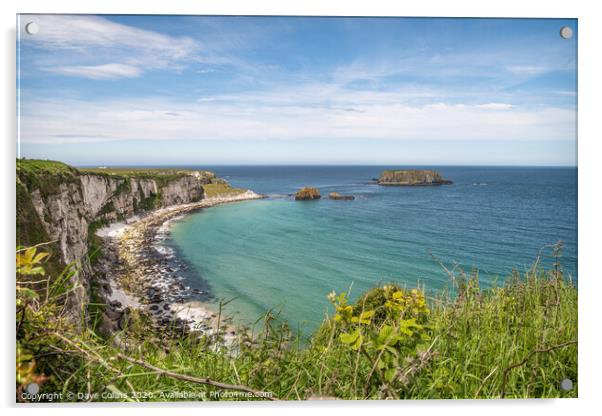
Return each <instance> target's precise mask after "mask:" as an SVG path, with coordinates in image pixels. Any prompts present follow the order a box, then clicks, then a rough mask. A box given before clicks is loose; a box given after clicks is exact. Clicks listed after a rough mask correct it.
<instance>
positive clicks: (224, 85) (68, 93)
mask: <svg viewBox="0 0 602 416" xmlns="http://www.w3.org/2000/svg"><path fill="white" fill-rule="evenodd" d="M30 21H35V22H36V23H37V24H38V25H39V29H40V30H39V32H38V33H37V34H36V35H29V34H27V33H26V32H25V30H24V27H25V25H26V24H27V23H28V22H30ZM562 26H570V27H572V29H573V32H574V36H573V38H572V39H568V40H567V39H562V38H561V37H560V36H559V30H560V28H561V27H562ZM576 52H577V22H576V20H572V19H567V20H556V19H545V20H543V19H542V20H534V19H422V18H420V19H419V18H299V17H289V18H287V17H201V16H199V17H195V16H90V15H65V16H62V15H21V16H20V27H19V48H18V65H19V73H18V74H19V75H18V77H19V80H18V81H19V82H18V88H19V113H20V123H19V138H20V139H19V152H20V156H23V157H30V158H43V159H55V160H62V161H65V162H68V163H71V164H76V165H97V164H101V165H111V164H113V165H115V164H142V165H144V164H147V165H151V164H152V165H156V164H298V163H318V164H330V163H333V164H396V163H397V164H404V165H408V164H410V165H411V164H416V165H419V164H426V165H428V164H460V165H463V164H468V165H479V164H484V165H576V114H577V113H576V80H577V72H576V71H577V62H576V60H577V58H576Z"/></svg>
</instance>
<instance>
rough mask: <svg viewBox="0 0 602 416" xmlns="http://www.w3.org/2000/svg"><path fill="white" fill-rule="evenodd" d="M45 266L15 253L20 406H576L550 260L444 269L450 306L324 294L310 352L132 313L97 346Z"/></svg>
mask: <svg viewBox="0 0 602 416" xmlns="http://www.w3.org/2000/svg"><path fill="white" fill-rule="evenodd" d="M46 259H47V256H46V254H45V253H43V252H40V251H39V250H38V249H36V248H19V249H18V250H17V276H18V284H17V311H16V312H17V313H16V319H17V362H16V364H17V400H18V401H29V400H57V401H58V400H61V401H114V400H118V401H165V400H266V399H272V400H276V399H278V400H297V399H314V398H332V399H441V398H504V397H506V398H526V397H576V396H577V386H578V385H577V289H576V287H575V286H573V284H572V282H571V281H570V279H569V280H567V279H566V278H565V277H564V276H563V273H562V271H561V269H560V267H559V265H558V263H556V266H555V267H554V269H553V270H547V271H546V270H542V268H541V267H540V264H539V263H538V262H536V263H535V264H534V266H533V267H532V268H531V269H530V270H529V271H527V272H526V273H524V275H519V274H518V273H516V272H514V273H513V274H512V275H511V276H510V277H509V278H508V279H507V282H506V283H505V284H504V285H500V286H497V287H494V288H491V289H487V290H483V289H481V288H480V287H479V280H478V274H477V273H476V272H474V273H471V274H469V275H466V274H464V273H463V272H461V271H460V272H459V273H455V272H451V271H448V273H449V275H450V277H451V278H452V281H453V282H454V289H455V293H456V295H455V296H453V297H452V296H451V295H440V296H438V297H437V298H427V297H425V294H424V292H423V290H421V289H412V290H406V289H404V288H401V287H399V286H397V285H394V284H391V285H385V286H382V287H377V288H374V289H373V290H371V291H369V292H367V293H365V294H364V295H362V296H360V298H359V300H357V301H356V302H354V303H351V302H350V300H349V296H348V295H347V294H346V293H340V294H336V293H331V294H330V295H329V296H328V298H329V300H330V301H331V302H332V304H333V306H334V308H335V314H334V316H332V317H328V318H325V320H324V322H323V324H322V326H321V327H320V328H319V329H318V330H317V332H316V333H315V334H314V335H313V336H312V337H311V339H310V340H309V342H308V343H302V342H300V340H299V339H298V338H297V337H296V336H294V334H293V333H291V331H290V330H289V328H288V326H287V324H286V323H283V322H280V321H279V320H278V319H277V317H276V316H274V315H273V314H272V313H267V314H266V315H265V316H264V317H263V319H262V320H261V321H260V322H258V324H257V325H256V327H254V328H249V331H248V332H246V333H245V332H243V331H241V332H240V333H241V335H240V336H239V339H238V340H237V342H236V343H235V344H234V345H232V346H230V347H224V346H223V345H222V344H221V336H220V335H219V334H216V335H214V336H211V337H207V336H205V337H202V338H198V337H195V336H192V335H180V336H170V337H167V336H165V335H164V334H162V333H150V332H149V329H148V328H149V327H150V326H149V325H146V323H145V322H146V320H147V319H148V318H147V317H146V316H144V315H141V314H139V313H132V314H131V317H130V319H129V321H128V323H127V324H126V325H125V327H124V329H123V331H121V332H120V333H118V334H115V335H114V336H112V337H110V338H102V337H101V336H99V335H98V334H97V333H96V331H95V328H94V320H93V319H88V320H85V319H84V320H82V321H79V322H77V321H74V320H73V317H72V316H70V314H69V308H68V307H66V305H67V303H68V301H69V297H70V293H71V292H72V291H73V290H74V288H73V287H72V286H71V285H70V283H69V282H70V274H71V273H73V270H72V269H67V270H66V271H65V272H64V273H63V274H61V275H60V276H58V277H57V276H46V275H45V271H44V262H45V261H46ZM92 306H98V305H88V308H91V307H92ZM567 378H568V379H570V380H572V381H573V383H574V384H573V389H571V390H569V391H563V390H562V389H561V388H560V382H561V380H563V379H567ZM31 383H36V384H37V385H39V386H40V388H41V390H40V391H39V393H38V395H37V396H32V395H30V394H29V392H30V391H31V389H30V388H28V386H30V385H31ZM44 394H45V395H44Z"/></svg>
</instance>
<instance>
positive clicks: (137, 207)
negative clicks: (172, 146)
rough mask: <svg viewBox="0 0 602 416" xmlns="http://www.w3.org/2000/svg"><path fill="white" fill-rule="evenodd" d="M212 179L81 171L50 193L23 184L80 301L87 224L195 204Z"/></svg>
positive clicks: (206, 176)
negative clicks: (70, 270) (71, 272)
mask: <svg viewBox="0 0 602 416" xmlns="http://www.w3.org/2000/svg"><path fill="white" fill-rule="evenodd" d="M214 179H215V175H214V174H212V173H210V172H193V173H191V174H190V175H182V176H179V177H175V178H173V177H170V178H167V177H164V178H162V177H161V176H160V175H157V177H156V178H153V177H148V178H147V177H132V178H128V177H121V176H117V175H105V174H93V173H84V172H79V173H78V174H77V175H75V177H74V178H72V179H71V180H65V181H64V182H60V183H59V184H58V186H54V187H53V188H52V189H51V190H48V189H39V188H36V187H35V186H33V185H29V186H30V187H31V189H30V188H28V187H27V185H26V184H25V182H22V185H23V186H24V187H25V191H26V192H27V193H28V194H29V196H30V198H31V202H32V205H33V207H34V209H35V211H36V214H37V217H38V218H39V220H40V222H41V224H42V225H43V227H44V228H45V231H46V233H47V234H48V237H49V239H50V240H57V241H58V245H59V247H60V255H61V257H62V258H61V260H62V262H63V263H64V264H71V263H75V264H76V266H77V269H78V272H77V273H76V276H74V279H75V280H76V281H74V283H81V286H82V291H81V293H79V296H80V297H84V296H85V288H86V287H87V282H88V281H89V279H88V277H89V276H90V275H91V273H92V269H91V267H90V263H89V261H88V259H87V254H88V249H89V247H88V241H89V239H88V233H89V232H90V230H91V228H90V226H91V224H92V225H94V224H106V223H110V222H115V221H119V220H123V219H126V218H128V217H130V216H132V215H134V214H136V213H139V212H142V211H146V210H150V209H155V208H162V207H166V206H170V205H175V204H185V203H191V202H196V201H199V200H201V199H202V198H203V185H204V184H208V183H211V181H212V180H214ZM82 300H83V298H82Z"/></svg>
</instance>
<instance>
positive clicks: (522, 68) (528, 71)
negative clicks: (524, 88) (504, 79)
mask: <svg viewBox="0 0 602 416" xmlns="http://www.w3.org/2000/svg"><path fill="white" fill-rule="evenodd" d="M506 69H507V70H508V71H510V72H511V73H513V74H516V75H529V76H533V75H541V74H544V73H546V72H549V71H551V70H553V69H554V68H550V67H547V66H542V65H509V66H507V67H506Z"/></svg>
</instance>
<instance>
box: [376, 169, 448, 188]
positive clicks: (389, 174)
mask: <svg viewBox="0 0 602 416" xmlns="http://www.w3.org/2000/svg"><path fill="white" fill-rule="evenodd" d="M452 183H453V182H452V181H450V180H448V179H444V178H443V177H442V176H441V174H440V173H439V172H437V171H435V170H428V169H407V170H385V171H384V172H383V173H382V175H380V178H378V184H379V185H386V186H434V185H450V184H452Z"/></svg>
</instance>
